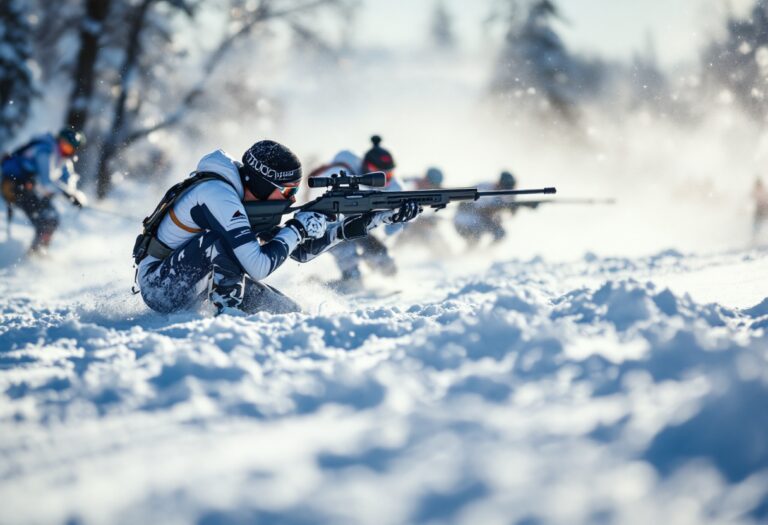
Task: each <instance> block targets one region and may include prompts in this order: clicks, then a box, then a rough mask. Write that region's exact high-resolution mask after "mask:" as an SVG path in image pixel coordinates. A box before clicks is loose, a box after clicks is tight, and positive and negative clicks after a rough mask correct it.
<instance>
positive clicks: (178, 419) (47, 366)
mask: <svg viewBox="0 0 768 525" xmlns="http://www.w3.org/2000/svg"><path fill="white" fill-rule="evenodd" d="M590 264H593V265H594V266H595V267H600V266H603V267H606V266H608V267H610V266H611V264H609V263H607V262H606V261H605V260H602V261H601V260H595V261H592V262H591V263H590ZM518 266H519V265H517V264H510V265H496V266H495V267H494V268H493V269H492V270H491V271H488V272H487V273H486V274H484V275H476V276H473V277H464V278H455V279H452V280H450V281H448V282H447V283H444V285H445V288H444V289H443V291H442V292H441V294H440V296H439V297H438V298H436V299H435V300H430V301H427V302H418V301H416V302H414V301H406V300H399V299H397V298H396V299H394V300H389V301H379V302H370V301H360V302H358V303H352V304H350V305H349V307H348V308H341V309H340V311H339V312H337V313H333V314H330V315H329V314H324V315H321V314H290V315H278V316H272V315H266V314H259V315H253V316H249V317H231V316H221V317H218V318H199V317H198V316H195V315H192V314H181V315H177V316H172V317H163V316H157V315H155V314H152V313H148V312H146V311H145V310H142V309H141V308H140V307H136V305H133V306H132V305H131V304H128V305H127V306H125V305H124V306H123V307H121V308H120V309H117V310H110V309H109V308H103V307H102V306H101V305H99V304H98V303H97V304H96V306H93V305H92V306H83V305H79V306H78V305H77V304H76V305H74V306H73V305H71V304H67V303H56V302H53V301H48V302H45V303H40V302H36V301H34V300H32V299H29V298H23V297H13V296H11V297H6V298H5V299H4V300H3V301H4V302H3V303H2V307H1V309H0V317H2V320H3V323H2V326H1V327H0V349H2V350H1V351H0V364H1V365H2V368H1V369H0V393H1V394H0V396H2V397H0V399H2V401H1V402H0V421H2V423H1V424H2V427H3V432H2V433H0V453H1V454H2V457H3V461H2V462H0V501H2V502H3V508H4V510H3V511H2V516H3V519H8V520H10V521H12V522H14V523H26V522H51V523H62V522H65V521H66V520H71V522H76V523H99V522H110V523H137V522H156V523H189V522H192V523H199V524H224V523H226V524H230V523H257V522H258V523H393V524H395V523H430V522H446V521H450V522H455V523H472V524H475V523H484V524H493V523H539V522H546V523H595V522H604V523H651V522H668V523H671V522H675V523H716V522H724V521H727V522H732V523H755V522H757V521H760V520H765V519H766V518H768V447H767V446H766V443H768V418H765V417H764V414H765V406H768V367H767V366H766V361H767V360H768V348H767V346H768V345H766V337H765V327H764V326H763V325H761V324H760V323H762V322H764V315H763V314H764V313H765V312H764V306H765V302H763V303H762V304H761V305H759V306H757V307H755V308H754V309H751V310H745V311H740V310H737V309H729V308H725V307H722V306H718V305H716V304H699V303H696V302H695V301H693V300H692V299H691V298H690V297H688V296H686V295H677V294H674V293H672V292H671V291H670V290H668V289H659V288H657V287H656V286H655V285H653V284H652V283H649V282H638V281H635V280H632V279H625V278H615V272H611V271H606V272H605V273H604V274H603V276H604V277H607V278H608V279H607V280H604V281H603V282H602V284H600V285H599V286H596V287H577V288H575V289H572V290H570V291H566V292H562V291H561V288H562V283H561V282H559V281H558V279H557V277H558V276H557V273H558V272H561V271H562V268H559V267H556V266H548V265H547V263H545V262H544V261H532V262H531V264H529V265H526V267H527V268H528V269H527V270H525V271H520V272H517V271H515V270H513V268H518ZM623 266H626V265H623ZM85 304H92V303H85ZM41 495H45V500H46V504H45V505H40V504H39V503H40V497H41Z"/></svg>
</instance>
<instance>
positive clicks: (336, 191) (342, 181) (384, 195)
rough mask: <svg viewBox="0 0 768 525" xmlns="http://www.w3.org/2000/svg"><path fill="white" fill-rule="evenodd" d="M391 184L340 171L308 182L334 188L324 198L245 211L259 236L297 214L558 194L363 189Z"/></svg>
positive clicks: (379, 175) (379, 176)
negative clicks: (510, 196)
mask: <svg viewBox="0 0 768 525" xmlns="http://www.w3.org/2000/svg"><path fill="white" fill-rule="evenodd" d="M386 183H387V179H386V175H385V174H384V172H381V171H375V172H373V173H366V174H365V175H360V176H353V175H347V174H346V172H344V171H340V172H339V173H338V174H333V175H331V176H330V177H312V178H310V179H308V184H309V187H310V188H330V189H329V190H328V191H326V192H325V193H324V194H323V195H321V196H320V197H318V198H316V199H314V200H312V201H309V202H308V203H306V204H303V205H301V206H292V204H293V203H292V202H291V201H261V202H246V203H245V211H246V213H247V215H248V221H249V222H250V223H251V228H252V229H253V230H254V232H255V233H256V234H257V235H258V234H260V233H265V232H268V231H269V230H271V229H272V228H274V227H275V226H278V225H280V223H281V222H282V216H283V215H285V214H287V213H293V212H297V211H314V212H318V213H323V214H325V215H330V216H333V215H336V214H343V215H346V216H355V215H362V214H364V213H368V212H371V211H383V210H396V209H398V208H400V206H402V205H403V203H405V202H406V201H413V202H416V203H417V204H418V205H419V206H422V207H424V208H426V207H429V208H433V209H435V210H440V209H443V208H445V207H446V206H447V205H448V204H449V203H451V202H454V201H476V200H477V199H480V198H483V197H500V196H504V195H533V194H540V193H546V194H550V193H556V192H557V190H556V189H555V188H541V189H535V190H494V191H478V189H477V188H451V189H434V190H412V191H381V190H361V189H360V186H371V187H375V188H381V187H384V186H385V185H386Z"/></svg>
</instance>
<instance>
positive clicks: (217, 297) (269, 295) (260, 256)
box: [134, 140, 419, 313]
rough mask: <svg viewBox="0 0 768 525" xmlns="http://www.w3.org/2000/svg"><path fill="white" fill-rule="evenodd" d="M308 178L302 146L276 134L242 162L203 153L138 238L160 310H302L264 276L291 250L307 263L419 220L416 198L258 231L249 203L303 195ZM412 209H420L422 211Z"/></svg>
mask: <svg viewBox="0 0 768 525" xmlns="http://www.w3.org/2000/svg"><path fill="white" fill-rule="evenodd" d="M301 179H302V170H301V163H300V162H299V159H298V158H297V157H296V155H294V153H293V152H292V151H291V150H289V149H288V148H286V147H285V146H283V145H282V144H278V143H276V142H273V141H271V140H262V141H259V142H256V143H255V144H254V145H253V146H251V147H250V148H249V149H248V150H247V151H246V152H245V153H244V154H243V157H242V162H238V161H236V160H234V159H232V158H231V157H229V156H228V155H227V154H226V153H224V152H223V151H221V150H217V151H214V152H213V153H209V154H208V155H206V156H204V157H203V158H202V159H201V160H200V162H199V163H198V165H197V171H196V172H194V173H193V174H192V175H191V176H190V177H188V178H187V179H186V180H185V181H183V182H181V183H178V184H177V185H175V186H174V187H173V188H171V189H170V190H169V191H168V193H166V195H165V197H164V198H163V199H162V200H161V201H160V203H159V204H158V206H157V208H156V209H155V211H154V212H153V213H152V214H151V215H150V216H149V217H148V218H147V219H145V221H144V231H143V232H142V234H141V235H140V236H139V237H138V239H137V240H136V244H135V246H134V260H135V262H136V264H137V265H138V268H137V274H136V280H137V283H138V285H139V289H140V292H141V295H142V298H143V299H144V302H145V303H146V304H147V305H148V306H149V307H150V308H152V309H153V310H156V311H159V312H173V311H178V310H183V309H188V308H190V307H194V306H196V305H198V304H200V303H201V302H204V301H206V300H208V301H209V302H210V303H211V304H212V305H213V306H214V307H215V308H216V310H217V312H219V313H221V312H222V311H225V310H226V309H228V308H234V309H237V310H240V311H244V312H246V313H254V312H258V311H265V312H272V313H286V312H295V311H300V309H301V308H300V307H299V305H298V304H297V303H296V302H294V301H293V300H292V299H290V298H288V297H287V296H285V295H283V294H282V293H281V292H279V291H278V290H276V289H275V288H273V287H271V286H269V285H267V284H264V283H262V282H259V281H261V280H262V279H264V278H266V277H267V276H268V275H270V274H271V273H272V272H274V271H275V270H276V269H277V268H278V267H280V265H282V264H283V263H284V262H285V260H286V259H287V258H288V257H289V256H290V257H291V258H293V259H295V260H297V261H299V262H307V261H309V260H311V259H313V258H314V257H316V256H317V255H319V254H320V253H322V252H324V251H326V250H328V249H330V248H332V247H333V246H336V245H337V244H339V243H341V242H342V241H345V240H351V239H360V238H364V237H366V236H367V235H368V233H369V231H371V230H372V229H373V228H375V227H377V226H378V225H381V224H384V225H390V224H395V223H400V222H404V221H407V220H410V219H412V218H413V217H415V216H416V215H417V214H418V209H419V208H418V206H417V205H415V203H406V204H404V205H403V206H402V207H401V208H400V209H398V210H394V211H382V212H371V213H367V214H364V215H361V216H357V217H353V218H348V219H344V220H340V221H336V222H332V223H330V224H329V223H328V219H327V217H326V216H325V215H323V214H320V213H315V212H297V213H296V214H295V215H294V216H293V218H292V219H290V220H288V221H287V222H286V223H285V224H284V225H283V226H278V227H276V228H275V229H274V230H273V231H271V232H267V233H265V234H259V236H258V238H257V236H256V235H255V234H254V232H253V231H252V230H251V226H250V223H249V222H248V218H247V214H246V211H245V208H244V206H243V202H246V201H268V200H291V201H293V200H295V194H296V192H297V190H298V188H299V184H300V182H301ZM414 209H415V210H416V212H415V213H414Z"/></svg>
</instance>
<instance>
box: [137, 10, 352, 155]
mask: <svg viewBox="0 0 768 525" xmlns="http://www.w3.org/2000/svg"><path fill="white" fill-rule="evenodd" d="M337 3H338V1H337V0H308V1H305V2H300V3H298V4H297V5H294V6H291V7H288V8H284V9H281V10H275V11H271V10H270V9H269V6H270V4H271V2H270V1H269V0H261V1H260V2H259V4H258V6H257V7H256V8H255V9H254V10H253V11H252V16H251V17H250V19H249V20H248V21H247V22H246V23H244V24H243V25H242V26H241V27H240V28H239V29H238V30H237V31H235V32H234V33H232V34H230V35H228V36H225V37H224V38H223V39H222V40H221V42H219V45H218V46H217V47H216V49H215V50H214V51H213V52H211V54H210V55H209V56H208V59H207V60H206V61H205V64H204V66H203V71H202V75H201V77H200V80H198V82H197V83H196V84H195V85H194V86H193V87H192V88H190V89H189V91H187V93H186V94H185V95H184V97H183V98H182V100H181V102H180V103H179V104H178V105H177V106H176V109H175V110H174V111H172V112H171V113H170V114H169V115H168V117H166V118H165V119H163V120H161V121H160V122H158V123H156V124H153V125H152V126H148V127H146V128H143V129H139V130H135V131H133V132H132V133H130V134H128V136H127V137H125V139H124V143H125V145H129V144H132V143H133V142H135V141H137V140H139V139H141V138H144V137H146V136H147V135H149V134H151V133H154V132H156V131H160V130H162V129H165V128H169V127H172V126H174V125H176V124H178V122H179V121H180V120H181V119H182V118H183V116H184V114H185V112H186V110H187V109H189V107H191V106H192V104H193V103H194V102H195V100H197V98H198V97H199V96H200V95H202V94H203V93H204V92H205V89H204V87H205V84H206V83H207V82H208V79H209V78H210V77H211V76H212V74H213V72H214V71H215V70H216V68H217V67H218V66H219V64H221V62H222V59H223V57H224V56H225V55H226V54H227V53H228V52H229V50H230V49H231V48H232V46H233V45H234V44H235V43H236V42H237V41H239V40H240V39H242V38H243V37H245V36H247V35H249V34H250V33H251V31H252V30H253V29H254V28H255V27H256V26H257V25H259V24H261V23H263V22H266V21H267V20H273V19H280V18H287V17H289V16H290V15H293V14H297V13H301V12H305V11H309V10H312V9H315V8H317V7H321V6H323V5H331V4H337ZM291 25H292V27H293V29H294V30H297V31H298V30H299V29H300V30H301V34H305V33H306V34H307V35H309V34H310V32H309V31H308V30H306V29H305V28H301V26H299V25H298V24H295V23H291ZM312 36H313V37H314V38H315V39H316V40H317V41H318V42H319V39H317V38H316V36H314V35H312Z"/></svg>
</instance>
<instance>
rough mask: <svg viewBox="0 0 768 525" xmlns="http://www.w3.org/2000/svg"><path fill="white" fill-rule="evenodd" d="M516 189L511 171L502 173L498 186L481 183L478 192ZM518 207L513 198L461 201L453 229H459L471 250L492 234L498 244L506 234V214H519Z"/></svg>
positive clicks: (492, 238)
mask: <svg viewBox="0 0 768 525" xmlns="http://www.w3.org/2000/svg"><path fill="white" fill-rule="evenodd" d="M516 187H517V179H516V178H515V176H514V175H513V174H512V173H511V172H509V171H502V172H501V174H500V175H499V179H498V180H497V181H496V183H493V184H488V183H486V184H479V185H478V186H477V189H478V190H480V191H488V190H514V189H515V188H516ZM517 208H518V207H517V206H516V205H515V204H514V197H497V198H492V199H482V200H479V201H477V202H462V203H460V204H459V206H458V208H457V210H456V215H454V217H453V226H454V228H456V233H458V234H459V235H460V236H461V238H462V239H464V240H465V241H466V242H467V247H468V248H473V247H475V246H477V245H478V244H479V243H480V241H481V240H482V238H483V237H484V236H485V235H490V236H491V242H492V243H494V244H495V243H498V242H499V241H501V240H502V239H504V237H506V235H507V232H506V230H505V229H504V224H503V221H504V216H505V214H506V213H509V214H511V215H514V214H515V213H517Z"/></svg>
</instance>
